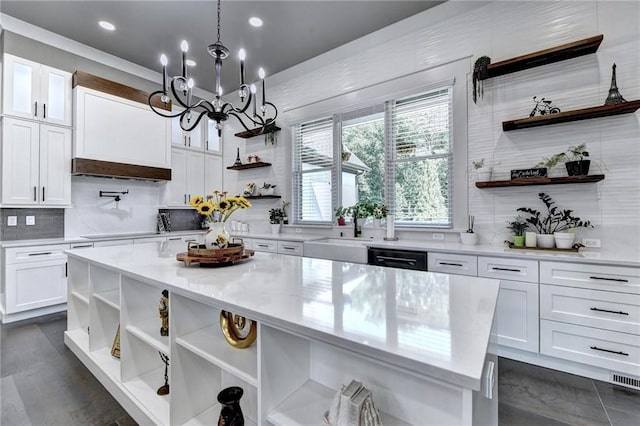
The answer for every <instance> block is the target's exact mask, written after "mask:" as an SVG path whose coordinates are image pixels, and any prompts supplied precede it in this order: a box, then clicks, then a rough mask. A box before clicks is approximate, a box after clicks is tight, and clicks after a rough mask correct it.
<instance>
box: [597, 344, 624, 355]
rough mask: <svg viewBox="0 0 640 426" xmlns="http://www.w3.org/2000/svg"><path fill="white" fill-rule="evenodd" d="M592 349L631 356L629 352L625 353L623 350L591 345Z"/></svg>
mask: <svg viewBox="0 0 640 426" xmlns="http://www.w3.org/2000/svg"><path fill="white" fill-rule="evenodd" d="M591 349H593V350H594V351H602V352H609V353H611V354H616V355H624V356H629V354H628V353H625V352H622V351H612V350H610V349H602V348H599V347H597V346H591Z"/></svg>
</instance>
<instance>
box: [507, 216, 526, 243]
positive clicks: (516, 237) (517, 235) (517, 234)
mask: <svg viewBox="0 0 640 426" xmlns="http://www.w3.org/2000/svg"><path fill="white" fill-rule="evenodd" d="M528 227H529V224H528V223H527V221H526V220H525V218H524V217H522V216H520V215H518V216H516V218H515V219H513V220H510V221H508V222H507V229H508V230H510V231H511V232H513V245H514V246H516V247H523V246H524V231H526V230H527V228H528Z"/></svg>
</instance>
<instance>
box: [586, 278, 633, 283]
mask: <svg viewBox="0 0 640 426" xmlns="http://www.w3.org/2000/svg"><path fill="white" fill-rule="evenodd" d="M589 279H592V280H602V281H615V282H617V283H628V282H629V280H625V279H623V278H607V277H589Z"/></svg>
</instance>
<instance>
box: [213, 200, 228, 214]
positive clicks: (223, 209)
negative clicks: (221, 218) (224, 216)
mask: <svg viewBox="0 0 640 426" xmlns="http://www.w3.org/2000/svg"><path fill="white" fill-rule="evenodd" d="M229 207H231V203H230V202H229V201H227V200H226V199H223V200H220V201H218V204H217V205H216V210H219V211H220V213H224V212H226V211H227V209H228V208H229Z"/></svg>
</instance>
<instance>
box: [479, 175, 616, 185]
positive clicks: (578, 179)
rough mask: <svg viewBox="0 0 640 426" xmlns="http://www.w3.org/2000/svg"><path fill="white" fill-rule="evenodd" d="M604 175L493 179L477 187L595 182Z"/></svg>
mask: <svg viewBox="0 0 640 426" xmlns="http://www.w3.org/2000/svg"><path fill="white" fill-rule="evenodd" d="M603 179H604V175H587V176H563V177H544V178H523V179H511V180H492V181H488V182H476V187H477V188H500V187H504V186H529V185H560V184H566V183H593V182H600V181H601V180H603Z"/></svg>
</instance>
